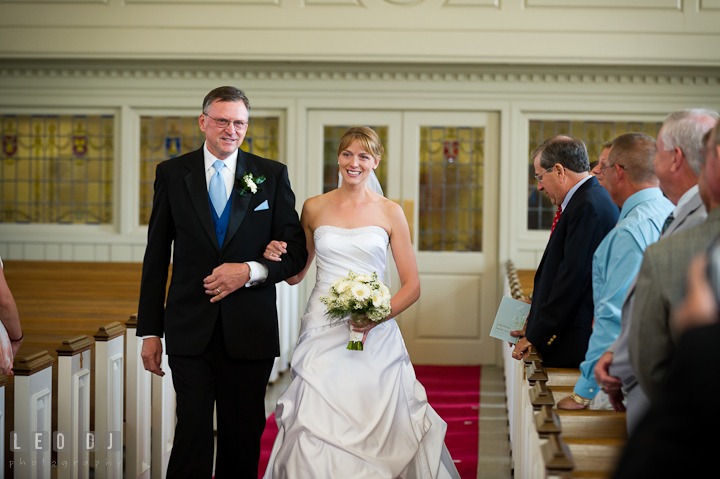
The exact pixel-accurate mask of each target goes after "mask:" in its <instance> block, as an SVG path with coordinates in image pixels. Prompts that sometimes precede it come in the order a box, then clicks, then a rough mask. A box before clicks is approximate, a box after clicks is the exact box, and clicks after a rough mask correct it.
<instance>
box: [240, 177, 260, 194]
mask: <svg viewBox="0 0 720 479" xmlns="http://www.w3.org/2000/svg"><path fill="white" fill-rule="evenodd" d="M241 182H242V185H243V187H242V190H240V196H245V194H246V193H247V192H248V191H250V193H252V194H253V195H254V194H255V193H257V192H258V191H260V189H259V188H258V185H260V184H262V183H263V182H265V177H264V176H253V174H252V173H245V175H244V176H243V177H242V180H241Z"/></svg>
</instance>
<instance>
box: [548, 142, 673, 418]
mask: <svg viewBox="0 0 720 479" xmlns="http://www.w3.org/2000/svg"><path fill="white" fill-rule="evenodd" d="M654 157H655V140H654V139H652V138H651V137H649V136H647V135H644V134H642V133H627V134H625V135H621V136H619V137H617V138H616V139H615V140H614V141H613V144H612V148H611V150H610V154H609V156H608V157H607V158H605V159H604V160H603V163H602V164H601V165H600V166H599V168H600V170H601V171H602V172H603V178H602V184H603V186H604V187H605V188H606V189H607V190H608V193H610V197H611V198H612V200H613V202H614V203H615V204H616V205H618V207H620V208H621V211H620V217H619V218H618V220H619V222H618V225H617V226H616V227H615V228H614V229H613V230H612V231H611V232H610V233H608V235H607V236H606V237H605V239H603V240H602V242H601V243H600V246H598V248H597V250H596V251H595V254H594V255H593V262H592V291H593V301H594V311H595V324H594V325H593V330H592V335H591V336H590V342H589V344H588V350H587V352H586V353H585V361H583V362H582V363H581V364H580V372H581V376H580V379H578V381H577V383H576V384H575V388H574V391H573V393H572V395H571V396H568V397H566V398H564V399H562V400H561V401H560V402H558V405H557V407H558V408H560V409H583V408H586V407H587V406H588V404H590V400H591V399H592V398H594V397H595V396H596V395H597V393H598V390H599V388H598V384H597V382H596V381H595V376H594V374H593V372H594V369H595V363H596V362H597V360H598V358H600V356H601V355H602V354H603V353H604V352H605V350H606V349H607V348H608V346H609V345H610V344H612V342H613V341H615V339H617V337H618V335H619V334H620V308H621V307H622V303H623V301H624V300H625V295H626V293H627V290H628V288H629V287H630V284H631V283H632V281H633V279H634V278H635V275H636V274H637V272H638V270H639V269H640V265H641V264H642V258H643V252H644V251H645V248H647V247H648V245H649V244H651V243H654V242H656V241H657V240H658V239H660V231H661V230H662V227H663V224H664V223H665V219H666V218H667V217H668V215H669V214H670V213H671V212H672V210H673V208H674V205H673V204H672V203H671V202H670V201H669V200H668V199H667V198H665V197H664V196H663V194H662V191H660V188H658V179H657V177H656V176H655V172H654V170H653V158H654Z"/></svg>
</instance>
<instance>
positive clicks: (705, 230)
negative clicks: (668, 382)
mask: <svg viewBox="0 0 720 479" xmlns="http://www.w3.org/2000/svg"><path fill="white" fill-rule="evenodd" d="M706 136H707V138H708V139H707V143H706V145H705V149H704V153H705V154H704V156H703V158H704V164H703V166H702V170H701V173H700V180H699V185H700V195H701V196H702V198H703V202H704V203H705V207H706V209H707V210H708V217H707V219H706V220H705V222H703V223H702V224H700V225H699V226H696V227H694V228H690V229H687V230H685V231H682V232H680V233H677V234H675V235H672V236H670V237H669V238H666V239H663V240H662V241H659V242H657V243H656V244H654V245H652V246H650V247H648V249H647V251H646V252H645V257H644V259H643V264H642V267H641V268H640V273H639V275H638V282H637V289H636V292H635V304H634V306H633V311H632V318H633V320H632V322H631V323H630V332H629V336H628V350H629V352H630V362H631V364H632V368H633V371H634V372H635V375H636V376H637V380H638V382H639V383H640V386H641V387H642V388H643V391H644V392H645V394H646V395H647V396H648V398H649V399H650V402H654V401H657V400H658V399H659V397H660V395H661V391H662V385H663V383H664V382H665V379H666V378H665V377H666V374H667V371H668V367H669V364H670V362H671V360H672V357H673V354H674V352H675V341H674V339H673V335H672V333H671V330H670V322H669V319H670V312H671V310H672V307H673V306H675V305H677V304H678V303H680V302H681V301H682V299H683V298H684V296H685V287H686V281H685V278H686V272H687V270H688V266H689V264H690V260H691V259H692V258H693V257H694V256H695V255H697V254H698V253H700V252H701V251H704V250H705V249H706V248H707V247H708V245H710V243H711V242H712V240H713V239H714V238H715V237H716V236H718V234H720V208H717V206H718V205H720V157H719V156H718V154H717V152H718V151H720V150H718V148H717V146H718V145H720V126H718V125H717V124H716V125H715V127H714V128H713V130H712V132H711V133H710V134H708V135H706Z"/></svg>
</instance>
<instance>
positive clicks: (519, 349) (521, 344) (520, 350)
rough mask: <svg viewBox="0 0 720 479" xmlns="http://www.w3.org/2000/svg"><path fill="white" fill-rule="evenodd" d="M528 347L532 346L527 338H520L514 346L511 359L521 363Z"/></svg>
mask: <svg viewBox="0 0 720 479" xmlns="http://www.w3.org/2000/svg"><path fill="white" fill-rule="evenodd" d="M523 331H524V330H523ZM510 334H512V333H510ZM530 346H532V344H530V341H528V340H527V338H525V337H523V338H521V339H520V341H518V342H517V344H516V345H515V350H514V351H513V353H512V357H513V358H515V359H517V360H518V361H522V359H523V355H524V354H525V351H527V350H528V349H529V348H530Z"/></svg>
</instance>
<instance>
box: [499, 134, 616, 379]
mask: <svg viewBox="0 0 720 479" xmlns="http://www.w3.org/2000/svg"><path fill="white" fill-rule="evenodd" d="M532 157H533V162H534V167H535V177H536V179H537V181H538V186H537V189H538V191H544V192H545V194H546V195H547V196H548V198H549V199H550V201H551V202H552V204H553V205H555V206H557V207H558V210H557V213H556V215H555V220H554V221H553V228H552V230H551V232H550V240H549V241H548V245H547V247H546V248H545V253H544V254H543V258H542V261H541V262H540V265H539V266H538V269H537V272H536V273H535V285H534V289H533V299H532V307H531V308H530V314H529V316H528V319H527V323H526V326H525V328H524V329H523V330H521V331H513V333H512V334H513V335H514V336H516V337H520V340H519V341H518V343H517V344H516V345H515V350H514V351H513V357H514V358H516V359H522V357H523V354H524V353H525V351H527V349H528V348H529V347H530V346H531V345H535V346H536V347H537V349H538V351H539V352H540V354H542V357H543V364H544V365H545V366H547V367H578V366H579V365H580V362H581V361H582V360H583V359H584V357H585V351H586V350H587V345H588V340H589V339H590V333H591V332H592V320H593V319H592V318H593V302H592V284H591V274H592V255H593V253H594V252H595V249H596V248H597V246H598V245H599V244H600V242H601V241H602V239H603V238H604V237H605V235H606V234H607V233H608V232H609V231H610V230H611V229H612V228H613V227H614V226H615V224H616V223H617V217H618V208H617V206H615V205H614V204H613V202H612V200H611V199H610V195H609V194H608V192H607V190H606V189H605V188H602V187H601V186H600V185H599V184H598V181H597V179H596V178H594V177H592V176H591V175H590V174H589V173H588V170H589V169H590V162H589V160H588V153H587V149H586V148H585V144H584V143H583V142H582V141H581V140H578V139H577V138H573V137H569V136H557V137H554V138H550V139H547V140H545V142H543V143H542V144H541V145H540V146H538V147H537V148H536V149H535V151H534V152H533V154H532Z"/></svg>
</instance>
